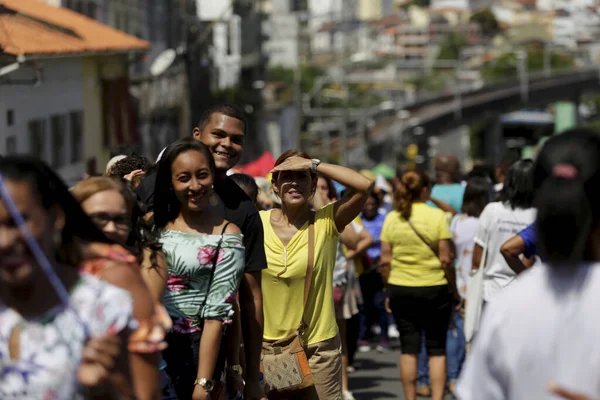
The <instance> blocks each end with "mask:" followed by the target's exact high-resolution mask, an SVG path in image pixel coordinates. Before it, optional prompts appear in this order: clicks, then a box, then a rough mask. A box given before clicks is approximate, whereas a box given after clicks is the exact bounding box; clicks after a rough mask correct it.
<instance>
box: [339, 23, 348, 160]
mask: <svg viewBox="0 0 600 400" xmlns="http://www.w3.org/2000/svg"><path fill="white" fill-rule="evenodd" d="M343 23H344V28H343V30H344V33H345V35H344V36H343V41H342V42H343V43H342V44H343V51H342V54H343V61H342V64H341V66H342V68H341V72H342V76H341V84H342V92H343V93H344V103H343V105H342V126H341V130H340V165H343V166H347V163H348V154H347V151H348V119H349V118H348V111H349V110H348V108H349V107H350V87H349V85H348V77H347V75H346V60H347V58H348V32H347V30H348V29H347V28H348V26H346V19H345V18H344V21H343Z"/></svg>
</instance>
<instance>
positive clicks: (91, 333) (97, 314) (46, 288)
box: [0, 156, 136, 400]
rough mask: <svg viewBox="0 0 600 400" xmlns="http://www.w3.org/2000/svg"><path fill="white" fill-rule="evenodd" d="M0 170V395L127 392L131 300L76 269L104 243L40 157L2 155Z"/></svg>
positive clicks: (130, 391)
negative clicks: (22, 226) (93, 247)
mask: <svg viewBox="0 0 600 400" xmlns="http://www.w3.org/2000/svg"><path fill="white" fill-rule="evenodd" d="M0 174H2V178H3V179H2V180H3V184H2V193H0V232H2V233H1V234H0V399H5V400H6V399H80V398H84V397H86V398H89V396H91V397H93V398H106V399H113V398H130V397H131V396H132V395H133V388H132V385H131V382H130V378H129V376H130V374H129V364H128V358H127V342H128V338H129V335H130V333H131V330H132V329H134V328H135V326H136V323H135V321H134V320H133V316H132V310H133V304H132V299H131V296H130V295H129V293H127V292H126V291H124V290H122V289H119V288H117V287H114V286H112V285H110V284H108V283H106V282H103V281H101V280H99V279H97V278H95V277H93V276H91V275H89V274H87V273H84V272H82V271H81V269H79V268H77V267H78V266H80V265H81V263H82V262H83V261H84V259H85V258H86V257H87V255H88V254H89V250H90V248H89V245H90V244H92V243H94V244H97V245H103V244H104V243H106V242H107V241H108V239H106V238H105V237H104V235H103V234H102V233H101V232H100V230H98V229H97V228H96V227H95V226H94V224H93V223H92V222H91V221H90V220H89V219H88V218H87V217H86V215H85V214H84V213H83V211H82V210H81V208H80V207H79V205H78V204H77V202H76V200H75V199H74V198H73V197H72V196H71V195H70V194H69V192H68V189H67V187H66V186H65V185H64V183H63V182H62V181H61V180H60V178H58V176H56V174H55V173H54V172H52V170H50V168H49V167H48V166H46V165H45V164H44V163H43V162H42V161H39V160H36V159H33V158H29V157H23V156H9V157H5V158H3V159H1V160H0ZM10 200H12V201H13V202H14V206H15V208H16V212H17V213H18V214H20V215H21V216H22V218H23V219H24V222H25V224H26V227H27V231H28V233H27V234H25V233H24V231H23V230H21V229H19V225H18V224H17V222H16V221H15V219H14V217H13V215H15V214H14V210H11V208H10V205H11V202H10ZM27 238H33V239H34V241H35V243H37V246H39V248H36V247H35V246H34V245H32V244H31V243H30V242H28V240H27ZM103 242H104V243H103ZM38 249H39V250H41V253H36V250H38ZM44 260H45V262H47V265H46V266H47V267H49V269H50V270H51V271H54V274H53V275H52V276H53V277H54V281H51V280H50V278H49V276H48V275H47V274H46V273H44V270H43V268H42V266H41V263H44ZM97 262H100V260H99V259H97ZM104 262H106V263H112V264H113V265H120V262H119V261H118V260H108V259H104ZM53 283H54V284H55V285H56V286H54V285H53ZM57 288H60V289H62V290H64V292H62V295H61V294H60V293H59V291H58V290H60V289H57ZM103 338H104V343H102V341H103ZM112 339H114V340H112ZM107 341H108V342H107ZM110 342H112V343H110ZM109 377H110V378H109ZM96 396H97V397H96Z"/></svg>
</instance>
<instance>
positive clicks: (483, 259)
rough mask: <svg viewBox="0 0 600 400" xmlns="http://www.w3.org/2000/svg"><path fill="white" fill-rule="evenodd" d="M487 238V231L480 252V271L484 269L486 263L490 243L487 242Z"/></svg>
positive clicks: (488, 235) (488, 237)
mask: <svg viewBox="0 0 600 400" xmlns="http://www.w3.org/2000/svg"><path fill="white" fill-rule="evenodd" d="M489 240H490V234H489V233H488V234H486V235H485V247H484V248H483V252H482V253H481V260H479V269H480V270H481V271H483V270H485V266H486V264H487V255H488V248H489V247H490V244H489V243H488V241H489Z"/></svg>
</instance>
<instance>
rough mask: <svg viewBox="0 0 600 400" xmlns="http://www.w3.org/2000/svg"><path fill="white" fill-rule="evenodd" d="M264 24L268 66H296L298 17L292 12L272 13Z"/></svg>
mask: <svg viewBox="0 0 600 400" xmlns="http://www.w3.org/2000/svg"><path fill="white" fill-rule="evenodd" d="M264 24H265V25H264V29H265V34H266V35H267V37H268V40H267V41H266V43H265V44H264V49H265V53H266V54H267V56H268V58H269V61H268V63H269V66H282V67H286V68H294V67H296V66H297V65H298V62H299V60H298V53H299V49H298V46H299V37H298V36H299V33H300V32H299V29H300V26H299V23H298V17H297V16H295V15H294V14H287V15H286V14H283V15H272V16H271V17H270V18H269V19H268V20H267V21H265V22H264Z"/></svg>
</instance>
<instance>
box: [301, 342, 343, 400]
mask: <svg viewBox="0 0 600 400" xmlns="http://www.w3.org/2000/svg"><path fill="white" fill-rule="evenodd" d="M306 356H307V357H308V364H309V365H310V370H311V371H312V374H313V379H314V380H315V387H314V389H313V388H310V389H309V390H308V391H309V392H312V393H310V394H309V396H307V397H306V398H307V399H319V400H341V399H342V341H341V339H340V334H339V333H338V334H337V335H336V336H335V337H333V338H331V339H328V340H325V341H324V342H319V343H315V344H310V345H308V348H307V349H306Z"/></svg>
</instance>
